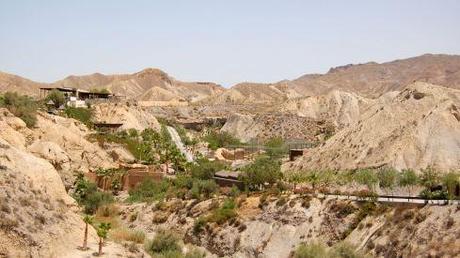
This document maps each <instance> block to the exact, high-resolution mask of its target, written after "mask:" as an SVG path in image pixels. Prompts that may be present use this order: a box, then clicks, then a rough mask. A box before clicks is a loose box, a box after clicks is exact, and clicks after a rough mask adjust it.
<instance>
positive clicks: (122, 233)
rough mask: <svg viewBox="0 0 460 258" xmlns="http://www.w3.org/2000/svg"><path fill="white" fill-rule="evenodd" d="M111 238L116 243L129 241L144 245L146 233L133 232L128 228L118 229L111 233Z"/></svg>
mask: <svg viewBox="0 0 460 258" xmlns="http://www.w3.org/2000/svg"><path fill="white" fill-rule="evenodd" d="M110 236H111V238H112V239H113V240H114V241H117V242H122V241H129V242H134V243H138V244H142V243H144V240H145V233H144V232H142V231H140V230H132V229H128V228H124V227H123V228H117V229H115V230H112V231H111V233H110Z"/></svg>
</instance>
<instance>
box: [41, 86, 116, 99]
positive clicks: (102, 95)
mask: <svg viewBox="0 0 460 258" xmlns="http://www.w3.org/2000/svg"><path fill="white" fill-rule="evenodd" d="M52 90H58V91H60V92H62V93H64V96H65V97H66V98H70V97H76V98H77V99H79V100H85V99H108V98H110V97H111V96H112V93H109V92H91V91H87V90H82V89H77V88H69V87H41V88H40V89H39V94H38V96H39V97H40V98H46V96H48V94H49V93H50V92H51V91H52Z"/></svg>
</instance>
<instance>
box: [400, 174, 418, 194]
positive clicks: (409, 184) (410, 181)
mask: <svg viewBox="0 0 460 258" xmlns="http://www.w3.org/2000/svg"><path fill="white" fill-rule="evenodd" d="M418 182H419V178H418V176H417V175H416V174H415V172H414V170H412V169H404V170H403V171H402V172H401V175H400V177H399V185H400V186H402V187H406V188H407V190H408V191H409V196H410V195H411V192H412V188H413V187H414V186H416V185H417V184H418Z"/></svg>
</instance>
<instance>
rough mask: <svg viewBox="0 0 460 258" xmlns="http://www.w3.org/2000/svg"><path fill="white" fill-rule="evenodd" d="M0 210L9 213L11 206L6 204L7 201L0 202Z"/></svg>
mask: <svg viewBox="0 0 460 258" xmlns="http://www.w3.org/2000/svg"><path fill="white" fill-rule="evenodd" d="M0 210H1V211H3V212H5V213H11V208H10V206H8V203H6V202H2V204H1V207H0Z"/></svg>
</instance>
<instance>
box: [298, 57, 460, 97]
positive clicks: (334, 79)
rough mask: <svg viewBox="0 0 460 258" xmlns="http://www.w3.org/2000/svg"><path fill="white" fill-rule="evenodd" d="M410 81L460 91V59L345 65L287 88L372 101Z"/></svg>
mask: <svg viewBox="0 0 460 258" xmlns="http://www.w3.org/2000/svg"><path fill="white" fill-rule="evenodd" d="M414 81H424V82H428V83H432V84H437V85H443V86H445V87H449V88H455V89H460V56H458V55H432V54H425V55H422V56H417V57H412V58H408V59H401V60H395V61H392V62H387V63H382V64H379V63H375V62H369V63H365V64H358V65H352V64H349V65H345V66H340V67H336V68H331V69H330V70H329V72H328V73H326V74H324V75H304V76H302V77H300V78H298V79H296V80H293V81H292V82H291V84H290V86H291V87H292V88H293V89H294V90H296V91H298V92H301V93H302V94H304V95H318V94H324V93H327V92H329V91H331V90H334V89H339V90H343V91H347V92H354V93H357V94H359V95H361V96H364V97H369V98H376V97H379V96H380V95H382V94H384V93H386V92H390V91H399V90H401V89H403V88H404V87H405V86H406V85H408V84H410V83H412V82H414Z"/></svg>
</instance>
